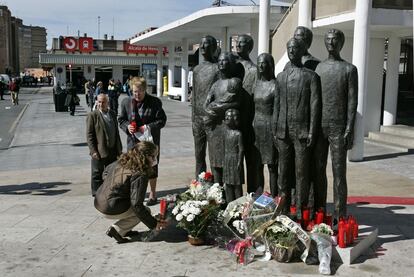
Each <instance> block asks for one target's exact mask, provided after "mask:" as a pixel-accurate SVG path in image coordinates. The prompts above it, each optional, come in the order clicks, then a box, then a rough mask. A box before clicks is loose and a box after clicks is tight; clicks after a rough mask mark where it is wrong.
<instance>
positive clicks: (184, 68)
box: [181, 38, 188, 102]
mask: <svg viewBox="0 0 414 277" xmlns="http://www.w3.org/2000/svg"><path fill="white" fill-rule="evenodd" d="M181 48H182V51H183V52H182V56H181V102H186V101H187V94H188V82H187V78H188V40H187V39H186V38H184V39H183V40H182V42H181Z"/></svg>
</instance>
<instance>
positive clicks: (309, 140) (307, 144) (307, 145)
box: [306, 135, 313, 147]
mask: <svg viewBox="0 0 414 277" xmlns="http://www.w3.org/2000/svg"><path fill="white" fill-rule="evenodd" d="M311 146H313V138H312V135H309V136H308V138H307V139H306V147H311Z"/></svg>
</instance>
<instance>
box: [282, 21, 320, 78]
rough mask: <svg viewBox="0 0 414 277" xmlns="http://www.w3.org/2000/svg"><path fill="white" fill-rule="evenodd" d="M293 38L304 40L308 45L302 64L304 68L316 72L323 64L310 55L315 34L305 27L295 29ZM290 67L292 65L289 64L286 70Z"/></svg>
mask: <svg viewBox="0 0 414 277" xmlns="http://www.w3.org/2000/svg"><path fill="white" fill-rule="evenodd" d="M293 37H294V38H295V39H298V40H302V41H303V42H304V43H305V45H306V52H305V54H304V55H303V57H302V64H303V66H304V67H306V68H308V69H310V70H312V71H315V69H316V66H318V64H319V63H320V62H321V61H320V60H319V59H317V58H315V57H314V56H312V55H311V54H310V53H309V48H310V47H311V45H312V40H313V33H312V31H311V30H310V29H308V28H306V27H304V26H298V27H296V29H295V32H294V33H293ZM289 65H290V63H287V64H286V66H285V69H286V68H287V67H288V66H289Z"/></svg>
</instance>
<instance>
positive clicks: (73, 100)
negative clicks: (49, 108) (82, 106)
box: [67, 83, 79, 116]
mask: <svg viewBox="0 0 414 277" xmlns="http://www.w3.org/2000/svg"><path fill="white" fill-rule="evenodd" d="M67 90H68V97H70V99H69V101H68V106H69V111H70V115H71V116H74V115H75V109H76V105H79V97H78V95H77V93H76V87H75V85H74V84H73V83H68V86H67Z"/></svg>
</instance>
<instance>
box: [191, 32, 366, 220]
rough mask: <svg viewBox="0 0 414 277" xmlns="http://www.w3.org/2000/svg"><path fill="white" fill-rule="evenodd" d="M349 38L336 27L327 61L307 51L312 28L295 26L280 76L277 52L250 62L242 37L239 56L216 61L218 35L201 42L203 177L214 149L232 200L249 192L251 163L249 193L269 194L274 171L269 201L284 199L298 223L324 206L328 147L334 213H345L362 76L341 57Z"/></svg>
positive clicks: (198, 82) (198, 86)
mask: <svg viewBox="0 0 414 277" xmlns="http://www.w3.org/2000/svg"><path fill="white" fill-rule="evenodd" d="M344 41H345V37H344V34H343V33H342V32H341V31H340V30H337V29H332V30H329V31H328V32H327V33H326V35H325V46H326V49H327V51H328V58H327V59H326V60H324V61H322V62H320V61H319V60H318V59H316V58H315V57H313V56H312V55H311V54H310V53H309V52H308V49H309V47H310V46H311V43H312V32H311V31H310V30H309V29H307V28H306V27H302V26H299V27H297V28H296V30H295V33H294V37H293V38H292V39H290V40H289V41H288V43H287V45H286V47H287V54H288V57H289V60H290V62H288V64H286V66H285V68H284V70H283V71H282V72H281V73H279V74H278V75H277V77H276V76H275V74H274V68H275V63H274V60H273V57H272V56H271V55H270V54H267V53H263V54H261V55H259V56H258V58H257V66H256V65H255V64H254V63H253V62H252V61H251V60H250V58H249V54H250V52H251V51H252V49H253V39H252V38H251V37H250V36H249V35H240V36H239V37H238V41H237V47H236V49H237V53H236V54H233V53H230V52H224V53H221V54H220V56H219V57H218V60H217V59H216V53H217V41H216V39H215V38H213V37H212V36H205V37H203V38H202V40H201V44H200V51H201V54H202V56H203V61H202V62H201V63H200V64H199V65H198V66H196V67H195V69H194V73H193V74H194V75H193V82H194V84H193V97H192V107H193V112H192V122H193V135H194V144H195V158H196V172H195V173H196V176H197V175H198V174H199V173H201V172H203V171H205V170H206V167H207V166H206V145H207V144H208V149H209V150H208V151H209V160H210V167H211V170H212V173H213V175H214V181H215V182H218V183H220V184H221V185H224V188H225V193H226V200H227V201H228V202H230V201H232V200H234V199H236V198H238V197H240V196H242V194H243V191H242V184H244V161H245V162H246V177H247V178H246V184H247V190H248V192H257V191H262V190H263V187H264V177H263V169H264V165H267V168H268V171H269V187H270V190H271V194H272V196H277V195H278V196H283V197H285V199H286V202H287V203H286V205H285V209H284V211H283V212H284V213H285V214H288V213H289V207H290V205H291V204H293V205H296V211H297V214H296V216H297V218H298V219H301V217H302V214H301V210H302V208H305V207H308V206H309V205H311V206H312V208H313V209H314V210H317V209H324V210H326V197H327V177H326V166H327V158H328V149H330V153H331V158H332V171H333V190H334V207H335V211H334V213H335V214H334V216H335V218H336V219H338V218H339V217H341V216H346V198H347V182H346V155H347V150H349V149H351V148H352V145H353V133H354V122H355V114H356V107H357V99H358V97H357V95H358V75H357V70H356V67H355V66H353V65H352V64H350V63H348V62H346V61H344V60H342V59H341V57H340V51H341V49H342V46H343V44H344ZM291 195H292V196H293V199H292V198H291ZM310 198H311V201H310Z"/></svg>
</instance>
